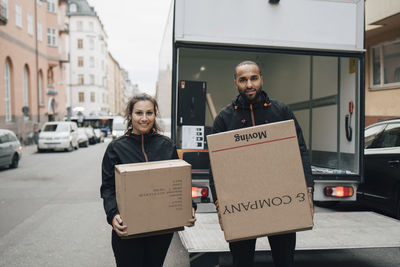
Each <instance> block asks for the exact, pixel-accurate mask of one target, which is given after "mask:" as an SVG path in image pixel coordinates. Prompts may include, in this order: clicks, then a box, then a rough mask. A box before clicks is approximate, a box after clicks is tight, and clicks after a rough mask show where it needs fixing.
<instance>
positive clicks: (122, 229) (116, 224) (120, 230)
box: [112, 214, 128, 236]
mask: <svg viewBox="0 0 400 267" xmlns="http://www.w3.org/2000/svg"><path fill="white" fill-rule="evenodd" d="M112 226H113V230H114V231H115V232H116V233H117V235H118V236H127V235H128V232H127V231H126V229H127V228H128V227H127V226H126V225H124V223H123V222H122V219H121V216H120V215H119V214H117V215H115V216H114V218H113V220H112Z"/></svg>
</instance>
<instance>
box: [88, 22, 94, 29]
mask: <svg viewBox="0 0 400 267" xmlns="http://www.w3.org/2000/svg"><path fill="white" fill-rule="evenodd" d="M89 31H90V32H93V31H94V24H93V22H92V21H90V22H89Z"/></svg>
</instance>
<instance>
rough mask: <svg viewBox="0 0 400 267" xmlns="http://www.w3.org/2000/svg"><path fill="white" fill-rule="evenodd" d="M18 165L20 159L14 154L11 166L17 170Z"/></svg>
mask: <svg viewBox="0 0 400 267" xmlns="http://www.w3.org/2000/svg"><path fill="white" fill-rule="evenodd" d="M18 163H19V157H18V155H17V154H14V156H13V158H12V161H11V164H10V168H13V169H15V168H17V167H18Z"/></svg>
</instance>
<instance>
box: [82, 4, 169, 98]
mask: <svg viewBox="0 0 400 267" xmlns="http://www.w3.org/2000/svg"><path fill="white" fill-rule="evenodd" d="M87 1H88V2H89V5H90V6H93V7H94V8H95V11H96V12H97V15H98V16H99V17H100V20H101V21H102V23H103V25H104V29H105V31H106V33H107V35H108V49H109V51H110V53H111V54H112V56H113V57H114V58H115V59H116V60H117V61H118V63H119V65H120V66H121V68H124V69H126V70H127V71H128V72H129V77H130V79H131V81H132V83H133V84H138V85H139V89H140V90H141V91H142V92H147V93H151V94H153V93H154V88H155V84H156V80H157V71H158V53H159V50H160V45H161V39H162V37H163V33H164V28H165V24H166V22H167V16H168V11H169V7H170V4H171V0H113V1H110V0H87Z"/></svg>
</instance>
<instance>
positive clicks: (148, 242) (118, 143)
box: [100, 94, 196, 267]
mask: <svg viewBox="0 0 400 267" xmlns="http://www.w3.org/2000/svg"><path fill="white" fill-rule="evenodd" d="M157 113H158V104H157V102H156V100H155V99H154V98H152V97H151V96H149V95H146V94H141V95H137V96H134V97H132V98H131V99H130V100H129V102H128V104H127V107H126V110H125V119H126V120H127V121H128V127H127V128H128V129H127V131H126V133H125V135H123V136H121V137H119V138H117V139H115V140H114V141H112V142H111V143H110V144H109V145H108V147H107V150H106V152H105V154H104V157H103V163H102V185H101V188H100V191H101V197H102V198H103V201H104V210H105V212H106V215H107V221H108V223H109V224H110V225H111V226H112V227H113V231H112V248H113V251H114V256H115V260H116V263H117V266H118V267H123V266H135V267H136V266H137V267H161V266H162V265H163V263H164V259H165V256H166V255H167V251H168V247H169V245H170V243H171V239H172V235H173V234H172V233H168V234H161V235H154V236H149V237H141V238H130V239H122V238H121V237H124V236H126V235H127V231H126V229H127V226H126V225H124V223H123V218H122V217H121V216H120V214H119V211H118V207H117V201H116V193H115V175H114V166H115V165H117V164H127V163H136V162H148V161H159V160H170V159H178V154H177V152H176V147H175V145H174V144H173V143H172V141H171V139H169V138H168V137H166V136H163V135H160V134H159V133H158V131H159V129H158V125H157V122H156V116H157ZM161 178H162V177H160V179H161ZM133 205H134V203H133ZM193 205H194V204H193ZM195 221H196V217H195V206H193V215H192V219H190V220H189V223H190V224H191V225H192V226H193V225H194V223H195Z"/></svg>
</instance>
